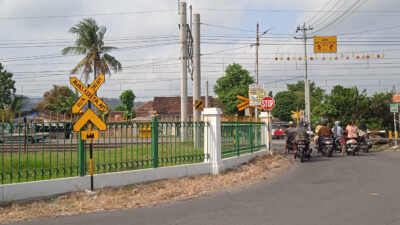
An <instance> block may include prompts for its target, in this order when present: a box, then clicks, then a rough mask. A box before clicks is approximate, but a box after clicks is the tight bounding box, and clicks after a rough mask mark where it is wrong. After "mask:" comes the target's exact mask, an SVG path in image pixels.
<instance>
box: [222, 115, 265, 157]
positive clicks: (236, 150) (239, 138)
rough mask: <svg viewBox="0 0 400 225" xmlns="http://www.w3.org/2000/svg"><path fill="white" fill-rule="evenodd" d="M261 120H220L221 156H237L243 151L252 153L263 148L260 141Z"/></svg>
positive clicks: (261, 131) (263, 126) (263, 124)
mask: <svg viewBox="0 0 400 225" xmlns="http://www.w3.org/2000/svg"><path fill="white" fill-rule="evenodd" d="M264 128H265V123H262V122H251V121H250V122H239V121H238V120H236V122H222V123H221V138H222V140H221V145H222V150H221V155H222V158H228V157H232V156H239V155H241V154H245V153H252V152H253V151H258V150H260V149H261V148H265V147H266V145H265V143H262V136H261V135H262V134H263V129H264Z"/></svg>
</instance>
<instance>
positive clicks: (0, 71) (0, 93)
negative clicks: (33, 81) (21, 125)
mask: <svg viewBox="0 0 400 225" xmlns="http://www.w3.org/2000/svg"><path fill="white" fill-rule="evenodd" d="M12 76H13V74H12V73H10V72H8V71H7V70H4V67H3V65H1V63H0V109H4V108H5V107H6V105H9V104H10V103H11V101H12V96H13V94H14V93H15V91H16V89H15V81H14V80H13V79H12Z"/></svg>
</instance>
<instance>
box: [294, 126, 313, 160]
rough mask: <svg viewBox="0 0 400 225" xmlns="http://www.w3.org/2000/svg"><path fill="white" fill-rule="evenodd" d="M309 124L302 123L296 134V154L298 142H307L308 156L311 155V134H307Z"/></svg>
mask: <svg viewBox="0 0 400 225" xmlns="http://www.w3.org/2000/svg"><path fill="white" fill-rule="evenodd" d="M307 131H308V129H307V124H306V123H305V122H300V123H299V126H298V127H297V128H296V133H295V140H296V142H295V143H296V144H295V149H294V153H295V154H296V153H297V149H298V148H297V142H298V141H305V143H306V149H307V154H310V153H311V152H310V139H309V134H308V133H307Z"/></svg>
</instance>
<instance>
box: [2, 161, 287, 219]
mask: <svg viewBox="0 0 400 225" xmlns="http://www.w3.org/2000/svg"><path fill="white" fill-rule="evenodd" d="M290 164H291V162H290V161H289V160H288V159H286V158H285V157H283V156H280V155H274V156H266V157H262V158H256V159H254V160H253V161H252V162H250V163H248V164H245V165H242V166H240V167H237V168H235V169H232V170H228V171H226V172H224V173H222V174H220V175H202V176H194V177H186V178H173V179H168V180H161V181H156V182H151V183H146V184H137V185H129V186H125V187H121V188H105V189H101V190H96V191H95V192H94V193H92V194H88V193H86V192H73V193H69V194H66V195H63V196H59V197H58V198H53V200H49V199H46V200H41V201H35V202H28V203H26V202H25V203H23V202H16V203H12V204H10V205H8V206H2V207H1V208H0V223H9V222H15V221H21V220H30V219H37V218H41V217H49V216H60V215H73V214H80V213H90V212H98V211H104V210H116V209H125V208H135V207H144V206H152V205H155V204H163V203H169V202H174V201H178V200H184V199H190V198H194V197H197V196H201V195H204V194H206V193H212V192H216V191H220V190H223V189H226V188H230V187H239V186H244V185H249V184H251V183H254V182H255V181H258V180H261V179H267V178H270V177H273V176H275V175H276V174H278V173H279V172H281V171H284V170H285V169H286V168H288V167H289V166H290Z"/></svg>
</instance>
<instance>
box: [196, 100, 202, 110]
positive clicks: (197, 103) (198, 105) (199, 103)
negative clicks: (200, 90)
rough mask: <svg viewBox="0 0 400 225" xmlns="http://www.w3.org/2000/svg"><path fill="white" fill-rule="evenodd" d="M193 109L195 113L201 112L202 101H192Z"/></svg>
mask: <svg viewBox="0 0 400 225" xmlns="http://www.w3.org/2000/svg"><path fill="white" fill-rule="evenodd" d="M194 108H195V109H196V110H197V111H203V109H204V101H203V100H194Z"/></svg>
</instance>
